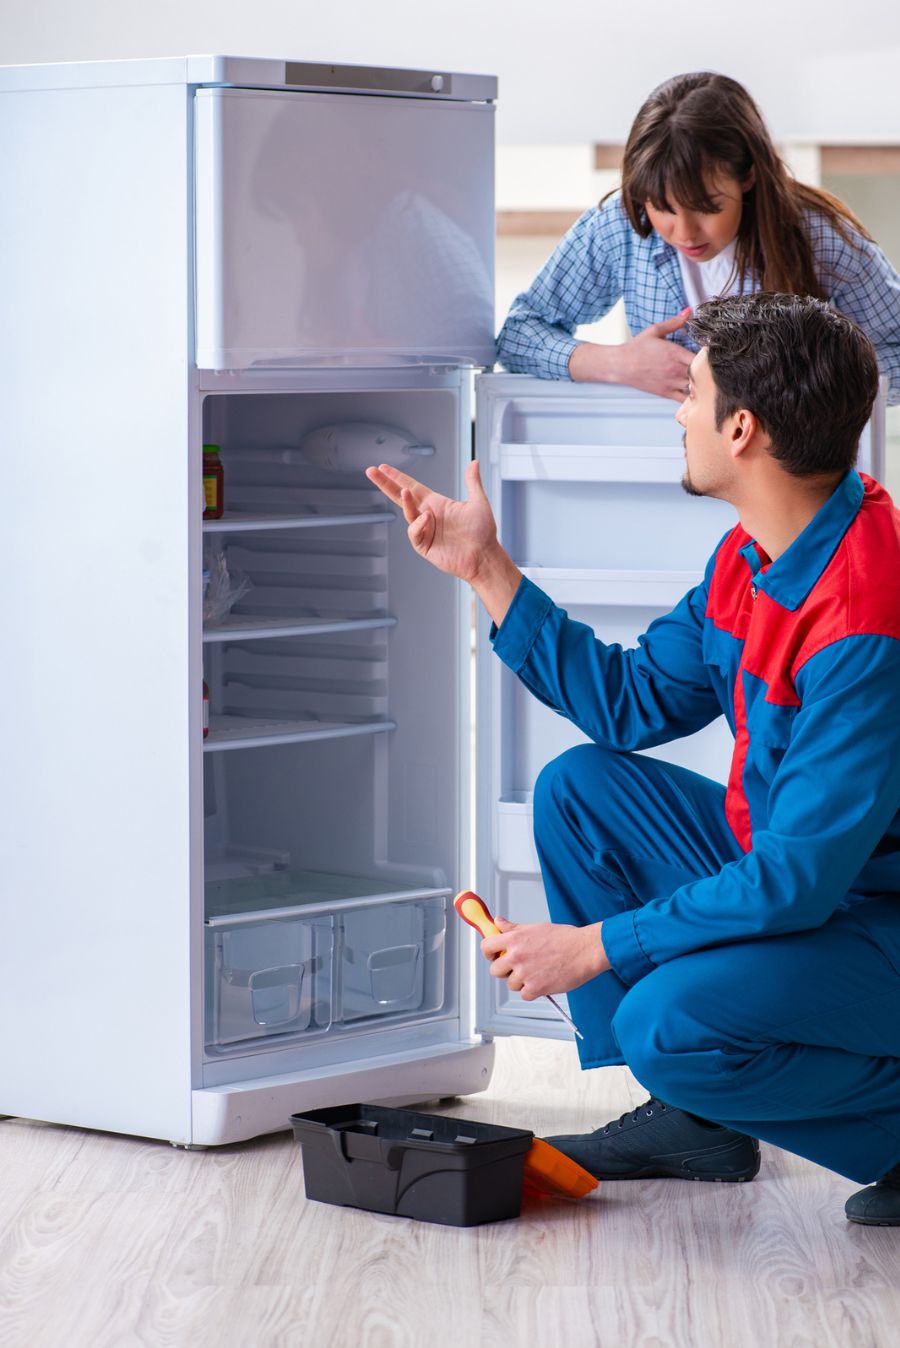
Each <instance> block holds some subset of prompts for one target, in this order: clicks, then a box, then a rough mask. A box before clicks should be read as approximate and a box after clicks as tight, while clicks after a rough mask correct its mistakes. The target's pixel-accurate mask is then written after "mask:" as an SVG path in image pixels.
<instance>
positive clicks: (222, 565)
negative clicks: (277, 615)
mask: <svg viewBox="0 0 900 1348" xmlns="http://www.w3.org/2000/svg"><path fill="white" fill-rule="evenodd" d="M250 588H251V581H250V579H249V577H248V576H246V575H245V574H244V572H243V571H239V570H237V569H231V570H229V567H228V561H227V558H226V556H225V550H224V549H223V548H222V547H221V546H220V545H217V544H212V545H210V546H208V547H207V548H206V550H205V552H204V557H203V623H204V626H205V627H218V626H219V625H220V624H221V623H223V622H224V621H225V619H226V618H227V617H228V615H229V613H230V612H231V610H232V609H233V608H234V606H235V604H236V603H237V602H238V600H239V599H242V598H243V597H244V595H245V594H246V593H247V591H248V590H249V589H250Z"/></svg>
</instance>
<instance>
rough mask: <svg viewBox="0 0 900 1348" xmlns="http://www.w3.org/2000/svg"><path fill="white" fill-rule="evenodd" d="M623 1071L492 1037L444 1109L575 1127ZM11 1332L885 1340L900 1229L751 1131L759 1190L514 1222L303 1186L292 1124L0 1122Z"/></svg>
mask: <svg viewBox="0 0 900 1348" xmlns="http://www.w3.org/2000/svg"><path fill="white" fill-rule="evenodd" d="M642 1096H643V1092H641V1091H640V1088H639V1087H638V1086H637V1084H636V1083H635V1082H634V1080H633V1079H632V1078H631V1077H630V1076H629V1074H628V1073H627V1072H626V1070H625V1069H624V1068H621V1069H620V1068H609V1069H606V1070H604V1071H600V1072H590V1073H585V1074H582V1073H580V1072H579V1071H578V1068H577V1063H576V1058H575V1052H574V1049H573V1048H572V1046H571V1045H569V1044H563V1043H549V1042H534V1041H527V1040H513V1041H509V1042H504V1041H501V1042H500V1043H498V1068H497V1072H496V1074H495V1077H494V1080H493V1082H492V1085H491V1089H490V1091H489V1092H487V1093H486V1094H485V1095H482V1096H474V1097H470V1098H469V1099H468V1100H465V1101H462V1102H460V1105H459V1106H458V1107H457V1108H455V1109H454V1111H453V1112H455V1113H457V1114H460V1115H462V1116H464V1117H472V1118H479V1119H484V1120H488V1121H492V1122H497V1123H504V1124H509V1125H513V1126H519V1125H521V1126H525V1127H529V1128H533V1129H534V1130H535V1131H536V1132H538V1133H541V1132H558V1131H574V1130H582V1129H586V1128H588V1127H592V1126H596V1125H597V1124H598V1123H600V1122H602V1121H605V1120H606V1119H607V1118H608V1117H610V1116H612V1115H618V1114H619V1113H621V1112H622V1111H623V1110H625V1109H626V1108H628V1107H630V1106H633V1105H636V1104H638V1103H639V1101H640V1100H641V1098H642ZM0 1185H2V1198H0V1343H2V1344H3V1346H4V1348H20V1345H21V1348H26V1346H27V1348H57V1345H59V1348H63V1346H65V1348H82V1345H85V1348H87V1346H88V1345H90V1348H129V1346H130V1345H140V1346H141V1348H157V1345H159V1346H160V1348H161V1346H162V1345H189V1346H190V1348H205V1345H220V1344H221V1345H229V1348H268V1345H291V1346H293V1345H298V1348H299V1346H300V1345H302V1348H451V1345H452V1348H472V1345H485V1346H486V1348H491V1346H493V1345H503V1346H504V1348H506V1345H510V1346H512V1345H516V1348H520V1346H521V1348H589V1346H590V1345H602V1346H603V1348H713V1346H715V1348H782V1346H783V1348H896V1346H897V1345H898V1344H900V1279H898V1268H900V1231H896V1232H894V1231H891V1230H887V1229H882V1228H865V1227H858V1226H851V1225H849V1224H848V1223H847V1222H846V1221H845V1219H844V1216H843V1211H842V1207H843V1202H844V1199H845V1198H846V1196H847V1195H848V1194H849V1193H850V1192H852V1190H853V1188H854V1186H853V1185H852V1184H850V1183H849V1182H848V1181H846V1180H842V1179H840V1178H839V1177H837V1176H835V1175H832V1174H830V1173H829V1172H827V1171H825V1170H820V1169H817V1168H816V1167H815V1166H812V1165H809V1164H807V1163H806V1162H803V1161H800V1160H797V1159H796V1158H794V1157H790V1156H787V1155H785V1154H784V1153H782V1152H777V1151H774V1150H773V1149H771V1148H766V1149H764V1155H763V1169H762V1171H761V1172H760V1175H759V1177H758V1178H757V1180H755V1181H754V1182H753V1183H752V1184H747V1185H712V1184H686V1183H684V1182H683V1181H677V1180H676V1181H672V1180H666V1181H660V1180H656V1181H652V1180H651V1181H643V1182H640V1183H629V1184H606V1185H604V1186H601V1189H600V1190H599V1191H598V1192H597V1194H595V1195H594V1196H592V1197H591V1198H589V1199H586V1200H584V1201H583V1202H581V1203H579V1204H567V1203H549V1202H544V1203H540V1204H537V1205H532V1206H530V1207H528V1208H526V1210H525V1211H524V1212H523V1215H522V1217H521V1218H520V1219H519V1220H518V1221H509V1222H501V1223H496V1224H494V1225H490V1226H484V1227H480V1228H472V1229H468V1230H465V1229H457V1228H452V1227H441V1226H432V1225H427V1224H424V1223H416V1222H412V1221H407V1220H405V1219H399V1218H391V1217H382V1216H375V1215H371V1214H368V1213H362V1212H355V1211H352V1210H350V1209H345V1208H334V1207H330V1206H328V1205H325V1204H318V1203H312V1202H310V1203H307V1201H306V1199H305V1198H304V1194H303V1180H302V1169H301V1165H300V1161H299V1148H298V1147H297V1146H296V1144H295V1143H294V1142H293V1141H292V1140H291V1138H290V1136H289V1134H279V1135H276V1136H273V1137H268V1138H262V1139H258V1140H257V1141H255V1142H250V1143H245V1144H242V1145H240V1146H234V1147H228V1148H224V1149H218V1150H212V1151H205V1152H204V1151H200V1152H185V1151H176V1150H174V1149H173V1148H171V1147H170V1146H168V1145H166V1144H163V1143H155V1142H146V1141H142V1140H138V1139H134V1138H127V1137H118V1136H109V1135H105V1134H100V1133H85V1132H81V1131H79V1130H77V1129H70V1128H61V1127H56V1126H52V1125H48V1124H39V1123H32V1122H28V1121H26V1120H22V1119H11V1120H8V1121H6V1122H3V1123H0Z"/></svg>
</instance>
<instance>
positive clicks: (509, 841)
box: [494, 791, 541, 875]
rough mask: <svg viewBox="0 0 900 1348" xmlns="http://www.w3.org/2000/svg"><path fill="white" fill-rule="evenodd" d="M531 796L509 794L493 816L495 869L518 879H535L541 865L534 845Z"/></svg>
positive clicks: (523, 792)
mask: <svg viewBox="0 0 900 1348" xmlns="http://www.w3.org/2000/svg"><path fill="white" fill-rule="evenodd" d="M533 802H534V796H533V792H531V791H517V792H512V793H510V795H509V796H508V797H506V798H505V799H503V800H498V801H497V805H496V812H495V815H494V828H495V831H496V844H495V846H496V857H497V867H498V869H499V870H501V871H508V872H510V873H511V874H518V875H538V874H539V873H540V869H541V867H540V862H539V861H538V854H537V849H536V847H535V845H534V803H533Z"/></svg>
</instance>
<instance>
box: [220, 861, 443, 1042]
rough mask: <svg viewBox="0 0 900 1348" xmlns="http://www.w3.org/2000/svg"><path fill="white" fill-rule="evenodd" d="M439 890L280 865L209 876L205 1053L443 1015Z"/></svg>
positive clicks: (440, 897) (440, 896) (440, 903)
mask: <svg viewBox="0 0 900 1348" xmlns="http://www.w3.org/2000/svg"><path fill="white" fill-rule="evenodd" d="M400 883H402V880H401V882H400ZM448 895H449V891H445V892H443V893H441V892H435V891H434V890H428V889H419V890H408V891H407V892H406V893H404V892H402V890H400V889H398V888H397V881H395V880H389V879H386V878H384V877H370V876H353V875H336V874H325V873H317V872H304V871H297V870H293V869H290V868H286V869H283V870H276V871H274V872H270V873H263V874H260V875H259V876H258V877H257V878H251V877H242V878H234V879H227V880H218V881H216V880H213V881H208V882H207V886H206V905H207V922H206V988H207V999H206V1000H207V1032H206V1043H207V1048H208V1050H209V1051H211V1052H213V1053H215V1052H217V1051H221V1050H223V1049H227V1048H229V1047H231V1046H242V1045H243V1046H246V1041H248V1040H256V1039H263V1038H265V1039H269V1040H275V1041H277V1042H278V1043H279V1044H280V1043H281V1042H282V1041H283V1040H284V1038H285V1037H286V1036H299V1037H301V1038H302V1039H303V1040H304V1041H305V1040H307V1039H308V1038H309V1037H311V1036H314V1035H320V1034H326V1033H332V1034H340V1033H342V1032H344V1031H347V1030H354V1029H356V1028H357V1027H361V1028H365V1027H366V1026H368V1025H372V1026H375V1025H380V1024H382V1023H383V1022H394V1021H404V1020H410V1019H415V1020H419V1019H424V1018H428V1017H429V1016H432V1015H438V1014H441V1013H443V1012H445V1011H446V1009H447V1004H448V998H447V960H448V948H447V901H448Z"/></svg>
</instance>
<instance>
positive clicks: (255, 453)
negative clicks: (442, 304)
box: [198, 388, 468, 1082]
mask: <svg viewBox="0 0 900 1348" xmlns="http://www.w3.org/2000/svg"><path fill="white" fill-rule="evenodd" d="M335 428H336V429H335ZM203 440H204V443H215V444H218V445H219V446H220V448H221V453H220V457H221V461H222V465H223V469H224V501H225V513H224V515H223V517H222V518H221V519H218V520H205V521H204V525H203V560H204V588H205V599H204V633H203V668H204V678H205V682H206V685H207V687H208V697H209V733H208V736H207V738H206V739H205V741H204V755H203V757H204V819H205V847H204V851H205V897H206V906H205V924H204V927H205V941H204V945H205V952H204V1008H205V1010H204V1015H205V1032H204V1043H205V1058H206V1061H207V1066H206V1068H205V1069H204V1080H205V1081H207V1082H209V1081H222V1080H229V1079H239V1078H241V1077H245V1076H250V1075H253V1076H257V1075H260V1074H261V1073H262V1072H264V1071H265V1072H268V1071H286V1070H292V1069H294V1068H296V1067H297V1066H303V1067H310V1066H316V1065H320V1064H323V1063H335V1062H339V1061H341V1060H345V1061H349V1060H352V1059H354V1058H358V1057H359V1056H361V1054H363V1053H365V1054H366V1055H367V1056H371V1055H372V1054H376V1053H378V1052H379V1051H383V1050H380V1047H379V1045H380V1039H379V1036H380V1037H382V1038H384V1041H385V1044H387V1040H388V1038H390V1046H391V1047H396V1045H397V1044H398V1043H399V1042H401V1038H403V1029H402V1027H404V1026H405V1027H412V1028H411V1029H410V1030H409V1031H408V1033H406V1035H405V1038H406V1039H407V1040H409V1039H410V1036H412V1042H418V1041H421V1042H425V1040H424V1039H423V1033H424V1031H425V1030H426V1029H427V1025H428V1024H429V1023H433V1022H439V1023H440V1028H438V1029H437V1030H435V1029H434V1027H433V1026H432V1032H433V1033H443V1034H444V1035H448V1034H450V1033H451V1031H450V1028H448V1025H447V1022H449V1021H452V1020H453V1019H454V1018H456V1017H458V1015H459V1005H458V1000H459V992H458V983H459V979H458V968H457V947H456V932H455V918H453V920H452V921H451V918H452V911H451V908H450V900H451V898H452V895H453V893H454V892H455V889H454V886H456V887H458V884H457V881H458V876H459V870H460V864H461V862H460V858H461V857H462V856H464V855H465V849H466V847H467V845H468V837H467V830H466V826H465V825H466V818H467V811H466V809H465V808H464V806H463V805H462V803H461V802H462V801H463V798H464V795H465V792H466V789H467V783H466V781H465V780H464V774H463V768H462V762H461V753H462V749H461V746H462V745H463V744H464V743H465V745H466V750H467V748H468V745H467V736H464V735H463V734H462V731H461V727H463V726H464V725H465V726H467V714H468V713H467V707H468V697H467V693H468V677H467V673H465V667H464V664H463V659H462V653H461V647H462V644H463V640H462V625H463V622H464V615H463V612H462V605H461V602H460V595H459V591H458V587H457V586H456V584H455V582H453V581H452V580H451V579H449V578H448V577H446V576H442V575H441V574H440V573H438V572H437V571H436V570H435V569H434V568H433V567H431V566H429V565H428V564H427V563H426V562H424V561H423V560H422V559H420V558H419V557H417V556H416V555H415V554H414V553H413V551H412V549H411V548H410V546H409V543H408V540H407V537H406V527H405V524H404V522H403V519H402V516H401V515H400V512H399V511H398V510H396V509H395V508H394V507H393V506H392V505H391V504H390V502H388V501H387V500H386V498H385V497H383V496H382V495H381V493H380V492H378V491H377V490H376V489H375V488H374V487H372V485H371V484H370V483H369V482H368V479H367V478H366V477H365V475H364V472H363V468H364V466H365V465H366V464H368V463H371V462H376V463H377V462H379V461H382V460H383V461H386V462H392V463H394V464H395V465H396V466H397V467H405V468H408V470H409V471H410V472H412V473H414V474H415V475H416V476H417V477H418V478H420V479H422V480H423V481H425V482H426V483H428V484H429V485H431V486H433V487H435V489H436V490H438V491H440V492H443V493H445V494H448V495H456V494H458V490H459V477H460V472H461V464H460V396H459V391H458V388H457V389H452V388H450V389H428V390H424V389H416V388H413V389H407V390H399V391H398V390H394V389H392V390H390V391H371V390H370V391H368V392H367V391H342V392H337V393H336V392H334V391H330V392H289V393H285V392H278V393H272V392H268V393H246V392H244V393H234V394H227V393H226V394H219V393H216V394H210V395H208V396H207V397H206V398H205V400H204V406H203ZM198 583H199V578H198ZM216 591H218V595H217V593H216ZM223 594H224V595H225V596H226V597H230V598H234V597H235V596H236V601H235V602H233V604H231V606H230V607H227V604H226V603H225V602H222V603H218V604H216V602H215V601H216V599H217V597H218V598H221V597H222V595H223ZM466 613H468V608H467V607H466ZM464 644H465V649H466V653H467V652H468V642H467V641H466V642H465V643H464ZM455 1032H456V1033H458V1029H456V1030H455ZM364 1035H365V1036H370V1037H371V1038H370V1039H367V1041H366V1043H365V1046H363V1045H362V1044H361V1042H360V1039H361V1036H364ZM398 1035H399V1036H400V1038H398ZM416 1036H418V1040H417V1039H416ZM261 1053H268V1054H270V1055H273V1056H272V1058H271V1061H270V1062H269V1063H268V1064H267V1066H265V1067H262V1066H261V1065H260V1054H261Z"/></svg>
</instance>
